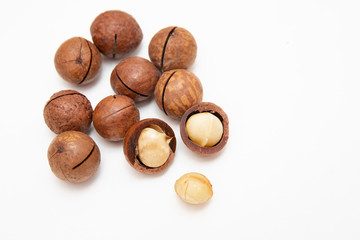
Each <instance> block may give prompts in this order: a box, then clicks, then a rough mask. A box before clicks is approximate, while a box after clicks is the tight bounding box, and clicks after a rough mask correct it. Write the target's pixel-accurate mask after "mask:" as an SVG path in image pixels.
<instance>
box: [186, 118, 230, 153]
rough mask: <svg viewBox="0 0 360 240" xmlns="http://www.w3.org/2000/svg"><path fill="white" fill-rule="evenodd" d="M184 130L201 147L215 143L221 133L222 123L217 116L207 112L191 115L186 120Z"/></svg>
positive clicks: (219, 138)
mask: <svg viewBox="0 0 360 240" xmlns="http://www.w3.org/2000/svg"><path fill="white" fill-rule="evenodd" d="M185 129H186V132H187V134H188V136H189V138H190V139H191V141H193V142H194V143H195V144H197V145H199V146H201V147H212V146H214V145H216V144H217V143H218V142H219V141H220V140H221V137H222V135H223V131H224V130H223V125H222V123H221V121H220V119H219V118H218V117H216V116H215V115H214V114H211V113H209V112H202V113H197V114H194V115H192V116H191V117H190V118H189V119H188V120H187V122H186V126H185Z"/></svg>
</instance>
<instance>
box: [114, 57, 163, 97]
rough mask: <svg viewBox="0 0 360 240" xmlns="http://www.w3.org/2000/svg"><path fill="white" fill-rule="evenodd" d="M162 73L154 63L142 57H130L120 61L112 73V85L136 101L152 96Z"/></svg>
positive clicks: (118, 92) (119, 92)
mask: <svg viewBox="0 0 360 240" xmlns="http://www.w3.org/2000/svg"><path fill="white" fill-rule="evenodd" d="M159 77H160V74H159V71H158V70H157V69H156V67H155V66H154V64H152V63H151V62H150V61H149V60H147V59H145V58H141V57H136V56H134V57H128V58H125V59H124V60H122V61H120V62H119V63H118V65H116V67H115V68H114V70H113V71H112V73H111V78H110V82H111V87H112V89H113V90H114V92H115V93H116V94H121V95H126V96H128V97H130V98H132V99H134V101H137V102H139V101H143V100H145V99H148V98H149V97H151V96H152V94H153V92H154V89H155V85H156V83H157V81H158V80H159Z"/></svg>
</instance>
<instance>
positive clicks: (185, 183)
mask: <svg viewBox="0 0 360 240" xmlns="http://www.w3.org/2000/svg"><path fill="white" fill-rule="evenodd" d="M175 192H176V194H177V195H178V196H179V197H180V198H181V199H182V200H184V201H185V202H187V203H191V204H202V203H205V202H207V201H208V200H210V199H211V198H212V196H213V190H212V185H211V183H210V181H209V179H207V177H205V176H204V175H202V174H200V173H195V172H191V173H186V174H184V175H182V176H181V177H180V178H179V179H178V180H177V181H176V182H175Z"/></svg>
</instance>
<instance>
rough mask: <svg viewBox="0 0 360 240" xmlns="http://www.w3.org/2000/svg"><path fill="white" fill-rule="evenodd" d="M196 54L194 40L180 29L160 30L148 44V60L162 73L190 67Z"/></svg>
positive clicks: (185, 31)
mask: <svg viewBox="0 0 360 240" xmlns="http://www.w3.org/2000/svg"><path fill="white" fill-rule="evenodd" d="M196 52H197V45H196V41H195V38H194V37H193V35H192V34H191V33H190V32H189V31H188V30H186V29H184V28H181V27H167V28H164V29H161V30H160V31H159V32H157V33H156V34H155V35H154V37H153V38H152V39H151V41H150V44H149V56H150V59H151V61H152V62H153V63H154V64H155V66H156V67H157V68H158V69H159V70H160V71H162V72H165V71H169V70H171V69H179V68H188V67H190V66H191V65H192V64H193V63H194V61H195V58H196Z"/></svg>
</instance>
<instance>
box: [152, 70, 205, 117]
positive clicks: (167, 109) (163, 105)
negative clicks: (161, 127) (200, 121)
mask: <svg viewBox="0 0 360 240" xmlns="http://www.w3.org/2000/svg"><path fill="white" fill-rule="evenodd" d="M154 95H155V101H156V103H157V105H158V106H159V108H160V109H161V110H163V111H164V113H165V114H166V115H168V116H170V117H172V118H175V119H180V118H181V117H182V115H183V114H184V113H185V111H186V110H188V109H189V108H190V107H192V106H194V105H195V104H198V103H200V102H201V101H202V97H203V88H202V85H201V82H200V80H199V78H198V77H197V76H196V75H195V74H194V73H192V72H190V71H188V70H185V69H174V70H170V71H167V72H164V73H163V74H162V75H161V77H160V79H159V81H158V83H157V84H156V87H155V92H154Z"/></svg>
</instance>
